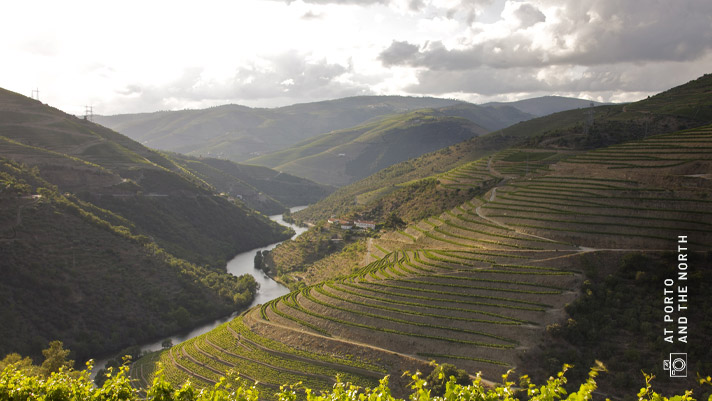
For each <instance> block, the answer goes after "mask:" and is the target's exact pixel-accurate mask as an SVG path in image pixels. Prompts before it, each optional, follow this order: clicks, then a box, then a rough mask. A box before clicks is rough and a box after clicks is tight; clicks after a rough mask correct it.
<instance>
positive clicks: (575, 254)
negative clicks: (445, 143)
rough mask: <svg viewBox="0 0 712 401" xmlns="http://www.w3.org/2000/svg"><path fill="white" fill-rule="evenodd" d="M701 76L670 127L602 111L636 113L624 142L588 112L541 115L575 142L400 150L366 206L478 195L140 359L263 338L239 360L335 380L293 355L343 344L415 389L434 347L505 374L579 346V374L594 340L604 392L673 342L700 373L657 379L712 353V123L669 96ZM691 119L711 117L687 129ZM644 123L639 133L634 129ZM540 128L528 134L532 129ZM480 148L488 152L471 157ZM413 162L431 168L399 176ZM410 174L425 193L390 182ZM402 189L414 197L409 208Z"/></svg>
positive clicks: (280, 375) (616, 391)
mask: <svg viewBox="0 0 712 401" xmlns="http://www.w3.org/2000/svg"><path fill="white" fill-rule="evenodd" d="M702 79H703V80H706V79H707V77H703V78H702ZM698 83H699V81H695V82H693V83H691V84H689V85H697V84H698ZM689 88H690V87H689V86H683V87H681V88H677V89H674V90H671V91H669V93H668V94H669V95H670V94H675V93H684V92H685V91H687V90H688V89H689ZM700 91H703V92H704V91H706V89H703V88H702V89H701V88H700V87H698V89H696V90H693V91H690V92H689V94H688V95H685V96H680V97H678V98H677V100H676V101H677V102H680V104H678V105H677V106H676V105H672V104H668V105H667V106H666V107H665V108H664V109H665V110H667V111H666V113H672V114H663V112H662V111H661V112H660V114H656V116H658V117H659V118H661V119H663V118H665V119H667V120H666V121H668V122H669V124H668V127H667V128H665V127H664V126H663V125H662V124H655V125H654V126H655V127H657V128H656V129H659V130H665V129H670V130H673V131H672V132H667V133H658V134H652V133H651V132H650V131H651V130H652V129H651V127H652V126H653V124H651V125H649V126H648V128H649V131H648V132H647V135H646V133H645V132H643V133H642V134H640V133H638V132H636V131H635V130H636V129H637V128H638V127H640V126H639V125H637V124H638V123H639V122H641V121H644V120H642V118H645V116H641V115H640V114H631V113H633V111H628V110H626V111H623V110H621V111H620V113H628V114H629V116H630V115H632V117H631V118H628V117H629V116H623V117H625V118H622V117H621V116H620V113H619V114H617V115H616V116H617V117H616V118H611V119H610V120H606V121H601V122H602V123H606V124H608V123H610V124H611V125H610V127H617V128H621V127H625V126H627V127H631V129H632V130H633V132H627V133H626V135H622V136H620V137H615V135H612V134H611V135H610V136H608V137H607V138H611V139H613V140H616V141H617V142H616V144H614V145H609V146H601V147H597V148H596V149H591V150H588V149H585V148H586V147H588V146H592V145H593V144H596V143H599V142H598V139H597V138H598V137H597V138H595V140H591V139H590V138H588V137H587V135H593V136H596V135H598V134H597V133H596V132H599V133H601V132H604V131H602V130H601V131H596V130H595V129H594V127H593V126H592V125H589V126H588V128H589V129H588V131H587V133H585V134H584V133H582V132H576V131H575V128H566V127H565V125H558V126H556V127H554V128H553V131H552V130H546V129H544V128H542V129H541V132H543V133H551V132H557V131H556V130H559V131H558V134H563V133H564V132H566V130H569V131H568V132H569V133H570V134H571V135H580V136H578V137H576V138H577V139H573V140H572V141H571V142H570V144H571V145H572V146H570V147H565V148H556V147H552V146H550V147H545V146H543V144H544V141H543V139H545V138H546V135H542V136H539V134H538V133H537V132H531V134H532V135H531V136H529V135H528V134H526V133H525V132H526V130H524V129H523V128H522V127H518V128H517V130H516V131H510V132H509V134H507V133H506V132H507V130H504V131H500V132H498V133H494V134H489V135H485V136H482V137H478V138H475V139H473V140H470V141H467V142H465V143H462V144H459V146H457V145H456V146H453V147H450V148H447V149H445V150H441V151H437V152H434V153H431V154H429V155H427V156H425V157H421V158H418V159H415V160H410V161H408V162H407V163H402V164H398V165H394V166H392V167H390V168H388V169H386V170H384V171H381V172H379V173H378V174H376V175H374V176H372V177H369V178H368V179H365V180H363V181H362V182H360V183H357V184H355V185H361V188H362V189H363V188H367V187H366V184H364V183H371V184H369V185H375V184H372V183H375V182H379V181H380V183H381V184H380V185H381V188H391V187H396V188H395V189H384V190H383V193H382V194H378V196H375V195H374V196H370V195H369V194H370V193H372V192H373V191H375V190H377V189H378V188H379V187H378V186H374V187H372V189H370V190H369V191H362V192H360V193H359V194H358V195H360V196H363V197H364V198H368V199H363V201H364V202H365V203H364V204H363V205H362V206H363V209H360V210H359V212H360V213H362V212H368V206H370V205H380V206H385V205H386V203H384V200H386V199H390V200H391V202H392V203H393V205H394V208H395V209H394V210H402V211H405V210H407V209H410V208H411V207H413V208H414V207H415V205H417V204H419V203H422V202H427V199H425V198H428V199H430V198H432V194H433V193H432V192H428V191H422V192H417V191H412V189H413V188H415V187H417V186H423V187H427V185H424V184H427V183H431V185H434V190H435V191H452V193H459V194H463V193H464V194H468V197H469V195H472V196H471V197H469V199H467V200H465V201H463V202H461V203H460V204H458V205H456V206H454V207H450V206H449V205H448V206H446V205H447V202H446V201H447V200H449V197H443V198H442V199H441V200H440V201H439V202H437V203H438V204H439V205H440V206H438V207H439V208H440V210H442V212H437V209H438V207H436V208H435V209H433V210H430V211H428V212H426V213H425V215H424V216H427V217H425V218H420V219H418V218H416V217H412V219H413V220H412V221H411V222H410V224H408V225H407V226H405V227H403V228H400V229H396V230H392V231H388V232H384V233H381V235H380V237H379V238H370V239H367V240H366V241H365V243H364V246H363V251H362V255H363V256H362V258H361V262H360V263H358V265H357V266H356V268H355V269H353V268H350V266H349V265H348V264H346V265H345V266H347V269H344V268H343V266H340V267H337V266H334V267H333V268H330V267H329V266H328V265H326V264H324V263H322V262H323V261H320V262H317V263H315V264H313V265H311V266H309V267H307V268H306V269H304V271H300V272H299V274H298V277H297V279H298V280H299V281H300V282H301V283H302V284H301V286H300V287H301V288H300V289H299V290H297V291H294V292H292V293H290V294H287V295H285V296H282V297H280V298H277V299H274V300H272V301H269V302H267V303H266V304H264V305H261V306H259V307H255V308H253V309H251V310H249V311H247V312H246V313H244V314H243V315H242V316H240V318H239V319H235V320H233V321H232V322H229V323H228V324H226V325H225V326H223V327H220V328H218V329H216V330H215V331H213V332H211V333H208V334H207V335H205V336H204V337H199V338H197V339H195V340H192V341H191V342H188V343H185V344H181V345H178V346H176V347H174V348H172V349H171V350H169V351H166V352H163V353H161V354H160V355H157V356H153V357H152V359H144V360H142V361H141V362H140V363H139V364H138V365H136V366H137V367H140V370H137V372H139V371H140V372H141V373H140V374H138V373H137V377H141V378H142V380H143V381H144V382H146V383H148V382H150V380H151V378H152V377H153V376H152V373H150V372H152V369H153V366H155V365H154V363H155V362H156V361H158V360H160V361H162V362H163V364H164V366H166V370H165V371H166V372H167V374H168V375H169V376H170V377H171V380H173V381H176V382H181V381H183V380H185V379H190V380H191V381H192V382H193V383H196V384H198V385H201V386H211V385H212V384H213V383H215V382H217V381H218V380H219V377H220V375H221V374H223V373H224V372H226V371H227V369H228V366H231V364H234V365H235V366H238V365H237V364H238V362H237V360H229V359H228V356H233V355H240V356H242V357H243V359H242V360H253V361H257V360H259V358H257V355H258V354H257V352H262V351H267V350H266V349H265V348H267V349H269V350H270V351H267V352H270V353H271V354H272V355H279V356H281V357H284V358H285V359H286V360H283V361H281V362H278V361H277V360H274V361H273V362H269V364H270V368H271V369H273V370H272V371H269V372H271V373H268V372H267V370H265V369H264V368H262V367H259V366H257V365H253V366H249V365H240V367H239V369H238V370H239V371H240V372H241V374H243V377H244V378H246V379H247V380H250V381H256V382H258V383H259V384H258V385H259V386H262V388H265V389H269V388H274V387H275V386H278V385H279V383H281V382H283V381H284V378H286V377H290V378H293V379H299V380H303V381H304V382H308V383H312V384H310V386H315V387H321V388H326V387H329V386H330V385H331V384H330V383H328V382H321V381H320V380H322V379H323V378H322V377H320V376H317V375H315V373H316V372H312V371H309V372H307V371H303V372H297V371H295V370H294V369H293V368H292V367H291V366H293V365H291V364H293V363H294V362H293V361H294V360H296V359H299V358H301V357H308V358H310V359H311V360H316V359H319V358H322V357H325V356H331V357H334V356H341V357H344V358H345V359H347V360H348V361H350V362H352V363H356V364H359V366H368V368H367V370H371V371H372V372H373V371H376V370H378V369H379V368H380V369H384V370H385V371H386V372H388V373H389V374H390V377H391V378H394V382H393V383H392V384H393V386H394V388H400V389H401V390H400V391H402V388H403V387H402V386H404V385H406V383H404V382H403V381H402V380H400V381H399V380H398V379H396V378H398V377H401V376H402V372H403V371H405V370H409V371H414V370H416V369H421V368H424V366H425V365H426V364H427V363H428V362H429V361H431V360H435V361H437V362H438V363H452V364H455V365H457V366H458V367H460V368H463V369H465V370H466V371H467V372H469V373H471V374H474V373H475V372H482V376H483V377H484V378H485V379H490V380H493V381H497V380H499V378H500V377H501V375H502V374H504V373H505V372H507V371H508V370H510V369H517V370H518V371H520V370H521V371H526V372H535V373H534V374H535V375H536V377H538V378H542V377H543V378H546V377H549V375H552V374H555V373H556V371H557V370H558V369H559V368H560V366H561V365H562V364H563V363H567V362H574V363H576V365H577V368H574V369H573V370H572V372H571V373H572V377H574V378H576V379H577V380H580V379H581V378H582V377H585V374H586V367H588V366H593V364H594V360H593V358H598V359H600V360H602V362H603V363H604V364H605V365H606V366H608V368H609V371H610V372H609V373H608V374H606V375H603V376H602V377H601V378H600V381H598V383H599V386H600V389H601V392H602V393H603V394H606V396H607V397H608V396H610V397H623V396H625V394H631V393H633V392H636V391H638V389H639V388H640V387H641V386H640V384H639V383H638V382H636V381H634V380H631V379H630V378H634V377H635V376H636V375H638V374H639V372H640V371H641V370H643V371H645V372H646V373H651V374H653V375H655V376H656V377H658V378H664V377H667V376H668V372H666V371H664V370H663V366H662V364H661V363H660V361H661V360H664V359H665V358H666V357H669V354H670V353H671V352H686V353H687V354H688V355H690V356H694V362H691V363H690V365H689V374H688V376H687V378H679V379H675V380H662V381H661V382H660V383H659V386H660V388H661V389H662V391H663V392H664V393H672V392H680V391H682V389H685V388H690V387H693V386H694V385H695V382H696V380H695V373H700V374H702V375H707V374H708V372H710V371H712V365H710V363H709V361H712V354H711V351H710V349H709V347H707V346H706V344H708V343H709V341H710V340H712V338H711V337H710V336H711V333H712V331H710V330H709V327H708V326H709V323H708V322H711V321H712V316H710V311H712V309H711V308H710V306H711V305H712V304H711V303H712V298H710V296H709V294H710V291H711V289H712V276H711V275H710V274H709V272H710V271H712V269H711V268H712V265H710V263H711V262H712V260H710V258H709V252H708V251H709V249H710V247H712V214H710V210H709V209H710V199H709V194H710V193H711V191H712V181H710V175H709V171H710V169H712V152H710V151H709V150H710V148H711V147H712V125H701V122H702V120H691V119H690V118H689V116H685V115H683V114H679V115H676V114H674V112H670V111H669V110H673V111H674V110H682V109H684V108H685V107H689V105H687V106H685V105H683V103H684V102H683V101H682V99H690V98H691V96H693V95H692V94H695V93H700ZM651 99H652V98H651ZM644 102H645V101H643V102H640V103H636V104H634V105H633V107H638V106H640V104H642V105H645V103H644ZM704 104H705V103H704V100H703V101H701V106H700V110H704V108H703V107H702V106H704ZM651 108H652V104H651ZM646 111H647V110H646ZM570 113H572V114H575V113H577V111H573V112H570ZM635 113H638V112H635ZM699 113H700V114H698V115H703V113H702V111H700V112H699ZM643 114H652V113H643ZM663 116H664V117H663ZM658 117H655V118H658ZM639 119H641V120H639ZM571 120H572V121H573V120H574V118H572V119H571ZM660 121H662V120H660ZM683 123H686V124H694V125H698V126H697V127H696V128H692V129H687V130H682V131H674V129H675V127H677V126H678V125H680V124H683ZM524 124H526V123H524ZM532 124H533V125H531V127H535V126H537V125H541V126H542V127H543V125H544V123H543V122H541V121H539V122H536V121H535V122H533V123H532ZM562 124H568V123H566V122H564V123H562ZM594 124H598V122H594ZM616 124H628V125H616ZM520 125H523V124H520ZM575 125H576V123H573V126H574V127H575ZM581 127H584V125H583V124H582V125H581ZM621 129H622V128H621ZM513 132H514V133H521V135H514V134H513ZM638 135H640V136H642V137H643V138H641V139H636V140H632V141H629V140H626V139H627V138H628V137H629V136H630V137H636V136H638ZM521 138H524V141H522V142H510V141H515V140H517V139H521ZM532 138H533V140H534V142H532V143H533V145H532V146H530V147H525V145H527V144H528V143H530V142H528V141H529V140H530V139H532ZM498 141H500V142H498ZM588 141H590V142H588ZM475 143H476V144H478V145H480V146H481V147H474V146H473V144H475ZM511 143H517V144H518V146H511ZM485 146H491V147H490V148H486V147H485ZM497 146H501V147H502V149H499V150H498V149H496V147H497ZM477 152H482V153H484V154H483V155H482V156H479V157H473V156H474V155H476V154H477ZM447 166H451V167H447ZM436 168H437V169H436ZM402 177H413V178H419V179H418V180H415V181H413V182H403V181H401V182H398V181H396V179H401V178H402ZM423 178H424V180H423ZM386 179H390V180H392V181H384V180H386ZM386 183H388V184H386ZM397 184H402V185H401V188H397V187H398V185H397ZM406 188H408V189H409V190H411V192H410V194H411V195H412V197H413V199H411V200H408V201H406V200H403V201H399V202H396V201H398V199H397V197H394V198H389V197H390V196H392V195H394V194H397V193H398V191H400V190H404V189H406ZM337 194H339V191H337V192H336V193H335V194H334V195H337ZM403 194H405V193H401V195H403ZM334 195H332V196H334ZM352 196H353V193H352ZM350 199H351V200H353V199H354V197H352V198H350ZM356 201H358V199H357V198H356ZM411 201H412V203H409V202H411ZM379 202H380V203H379ZM391 202H389V203H388V204H391ZM396 203H398V204H399V205H408V206H405V207H404V208H403V209H397V208H398V207H399V206H398V205H397V204H396ZM352 211H353V209H352ZM414 216H415V215H414ZM681 235H683V236H685V237H686V242H685V248H686V249H684V252H686V253H685V254H684V257H685V258H687V259H686V260H689V262H690V266H691V265H694V266H695V267H694V269H693V270H694V272H693V270H690V271H689V274H690V275H693V274H694V279H690V281H689V283H688V285H689V293H690V297H694V299H695V300H696V301H695V302H699V305H700V307H695V308H694V311H693V310H690V311H689V314H687V315H686V317H687V318H688V319H689V321H690V322H695V323H690V330H689V334H688V337H687V343H677V344H674V345H669V344H667V343H666V342H665V341H664V340H663V338H662V333H663V329H664V328H666V324H665V322H664V319H663V314H664V311H663V308H662V307H661V305H662V304H661V300H660V294H661V291H662V286H663V282H664V278H666V277H671V276H676V273H677V265H676V264H675V261H676V260H680V259H679V258H680V257H681V256H680V255H679V254H680V253H681V252H682V251H680V250H679V249H678V245H680V244H679V243H678V238H679V236H681ZM333 256H334V255H332V256H330V257H329V258H326V259H324V261H327V262H328V261H330V260H333V259H331V258H332V257H333ZM345 258H346V257H345ZM316 269H322V271H320V272H318V271H315V270H316ZM330 269H331V270H330ZM295 276H297V275H295ZM695 305H698V304H697V303H695ZM218 339H220V340H218ZM243 339H245V340H244V341H243ZM247 339H249V340H250V342H248V341H247ZM217 341H223V342H222V343H221V344H222V345H218V344H217ZM267 343H269V346H267V345H265V344H267ZM255 344H263V345H262V346H256V345H255ZM281 347H285V348H281ZM226 362H229V363H226ZM253 363H254V362H253ZM263 366H264V365H263ZM349 369H352V368H349ZM348 371H349V372H355V371H353V370H348ZM294 375H296V377H294ZM359 375H360V376H362V377H363V378H362V379H354V380H364V379H365V378H367V377H369V374H368V373H367V372H366V371H360V373H359ZM401 379H402V378H401ZM537 380H539V379H537ZM573 389H575V388H569V389H568V390H569V391H571V390H573ZM394 391H396V390H394Z"/></svg>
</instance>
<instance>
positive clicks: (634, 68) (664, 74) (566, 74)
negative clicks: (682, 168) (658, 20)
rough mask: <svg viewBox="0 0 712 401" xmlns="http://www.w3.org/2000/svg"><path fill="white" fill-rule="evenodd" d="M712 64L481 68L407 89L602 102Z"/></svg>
mask: <svg viewBox="0 0 712 401" xmlns="http://www.w3.org/2000/svg"><path fill="white" fill-rule="evenodd" d="M710 63H712V54H710V55H708V56H706V57H705V58H703V59H702V60H701V62H700V63H695V64H690V63H684V62H675V61H669V62H661V63H649V64H636V63H615V64H601V65H595V66H591V67H580V66H572V65H560V66H550V67H546V68H540V69H532V68H528V67H516V68H509V69H502V68H491V67H482V68H477V69H472V70H451V71H435V70H421V71H420V72H418V74H417V81H418V83H416V84H413V85H410V86H409V87H408V88H407V89H406V90H407V91H408V92H409V93H418V94H430V95H445V94H453V93H463V94H471V93H476V94H479V95H482V96H485V97H487V96H490V97H496V96H500V95H503V94H524V93H530V94H555V93H559V94H562V93H569V94H572V93H576V94H580V93H587V94H589V96H593V94H600V96H601V99H602V100H604V101H610V100H611V99H614V98H616V96H618V97H620V96H621V94H624V93H645V94H651V93H657V92H660V91H662V90H665V89H668V88H671V87H674V86H677V85H681V84H683V83H684V82H685V81H684V80H685V79H694V78H696V77H699V76H701V75H703V74H705V73H707V72H709V71H707V70H706V67H705V66H706V65H712V64H710ZM650 77H656V79H650ZM629 100H631V99H629Z"/></svg>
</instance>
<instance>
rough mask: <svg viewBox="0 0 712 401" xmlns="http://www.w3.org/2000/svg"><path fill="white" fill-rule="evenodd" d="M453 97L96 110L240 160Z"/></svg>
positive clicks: (202, 151) (150, 138)
mask: <svg viewBox="0 0 712 401" xmlns="http://www.w3.org/2000/svg"><path fill="white" fill-rule="evenodd" d="M455 103H458V101H455V100H445V99H436V98H425V97H424V98H414V97H402V96H359V97H351V98H344V99H337V100H330V101H323V102H315V103H304V104H295V105H292V106H286V107H280V108H275V109H261V108H249V107H245V106H238V105H225V106H219V107H212V108H209V109H205V110H183V111H162V112H156V113H145V114H127V115H117V116H100V117H97V118H96V121H97V122H99V123H100V124H103V125H105V126H107V127H110V128H112V129H114V130H116V131H118V132H121V133H122V134H124V135H127V136H129V137H131V138H133V139H135V140H137V141H139V142H141V143H143V144H144V145H146V146H150V147H153V148H158V149H163V150H168V151H175V152H180V153H184V154H189V155H192V156H205V157H220V158H227V159H230V160H234V161H243V160H246V159H249V158H251V157H254V156H255V155H259V154H265V153H269V152H273V151H276V150H280V149H284V148H287V147H289V146H292V145H294V144H295V143H297V142H300V141H302V140H305V139H307V138H310V137H312V136H314V135H318V134H322V133H324V132H330V131H333V130H338V129H343V128H348V127H353V126H356V125H359V124H362V123H364V122H366V121H368V120H370V119H372V118H377V117H381V116H385V115H389V114H394V113H402V112H406V111H409V110H415V109H422V108H428V107H443V106H449V105H452V104H455Z"/></svg>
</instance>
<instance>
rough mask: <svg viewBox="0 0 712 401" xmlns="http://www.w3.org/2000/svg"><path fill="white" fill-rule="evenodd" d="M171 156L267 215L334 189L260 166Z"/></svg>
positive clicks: (309, 201)
mask: <svg viewBox="0 0 712 401" xmlns="http://www.w3.org/2000/svg"><path fill="white" fill-rule="evenodd" d="M170 157H171V159H172V160H174V161H175V162H176V163H178V164H179V165H181V166H182V167H185V168H186V169H187V170H189V171H190V172H192V173H193V174H195V175H196V176H198V177H200V178H201V179H202V180H204V181H205V182H208V183H210V184H211V185H212V186H213V187H215V189H216V190H217V191H219V192H221V193H226V194H227V195H229V196H231V197H236V198H239V199H241V200H242V201H243V202H245V203H246V204H247V205H248V206H250V207H251V208H253V209H255V210H259V211H260V212H262V213H264V214H267V215H272V214H279V213H282V212H284V211H285V210H286V209H288V208H290V207H294V206H302V205H309V204H312V203H316V202H317V201H319V200H321V199H322V198H325V197H326V196H328V195H329V194H330V193H331V192H333V191H334V189H335V188H333V187H330V186H327V185H321V184H317V183H315V182H313V181H311V180H308V179H306V178H301V177H296V176H293V175H291V174H287V173H284V172H279V171H275V170H273V169H271V168H267V167H262V166H253V165H249V164H239V163H235V162H232V161H229V160H223V159H213V158H197V157H191V156H185V155H181V154H171V155H170Z"/></svg>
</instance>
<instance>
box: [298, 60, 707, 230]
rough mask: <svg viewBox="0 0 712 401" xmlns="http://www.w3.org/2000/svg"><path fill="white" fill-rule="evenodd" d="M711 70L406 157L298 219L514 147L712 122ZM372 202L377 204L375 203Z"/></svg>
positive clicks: (561, 144)
mask: <svg viewBox="0 0 712 401" xmlns="http://www.w3.org/2000/svg"><path fill="white" fill-rule="evenodd" d="M711 91H712V74H706V75H704V76H702V77H700V78H698V79H696V80H693V81H690V82H688V83H686V84H684V85H680V86H678V87H675V88H672V89H670V90H667V91H665V92H662V93H660V94H658V95H655V96H652V97H650V98H648V99H644V100H641V101H638V102H634V103H630V104H627V105H604V106H598V107H594V108H592V109H591V108H585V109H574V110H568V111H563V112H559V113H554V114H551V115H547V116H544V117H539V118H535V119H531V120H528V121H523V122H520V123H517V124H514V125H511V126H509V127H507V128H504V129H501V130H499V131H496V132H492V133H489V134H486V135H481V136H477V137H474V138H472V139H469V140H467V141H464V142H461V143H458V144H455V145H452V146H449V147H446V148H444V149H441V150H438V151H435V152H432V153H427V154H424V155H422V156H420V157H417V158H414V159H410V160H406V161H403V162H401V163H398V164H394V165H393V166H390V167H388V168H385V169H383V170H381V171H378V172H377V173H375V174H373V175H371V176H369V177H366V178H364V179H362V180H360V181H357V182H355V183H353V184H351V185H349V186H346V187H342V188H340V189H339V190H337V191H336V192H334V193H333V194H332V195H330V196H329V197H327V198H325V199H323V200H322V201H320V202H319V203H317V204H316V205H314V206H313V207H310V208H308V209H305V210H302V211H300V212H298V213H296V214H295V217H296V218H297V219H300V218H301V219H305V220H319V219H325V218H328V217H330V216H331V215H334V214H336V215H340V214H344V213H350V212H353V211H358V210H362V209H364V208H366V209H367V208H369V206H367V205H366V203H368V202H376V201H377V200H378V199H380V198H381V197H383V196H386V195H388V194H390V193H391V192H393V190H395V189H397V188H399V186H400V185H404V183H408V182H411V181H414V180H419V179H422V178H425V177H429V176H431V175H433V174H436V173H444V172H446V171H448V170H450V169H452V168H455V167H457V166H460V165H463V164H465V163H468V162H471V161H474V160H477V159H479V158H482V157H484V156H488V155H491V154H493V153H495V152H497V151H499V150H503V149H506V148H508V147H510V146H515V145H521V146H528V147H535V148H542V149H546V148H552V149H594V148H599V147H603V146H609V145H613V144H616V143H621V142H624V141H628V140H634V139H640V138H645V137H646V136H650V135H654V134H662V133H669V132H675V131H677V130H680V129H686V128H692V127H699V126H702V125H706V124H711V123H712V96H709V93H710V92H711ZM371 206H373V205H371Z"/></svg>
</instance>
